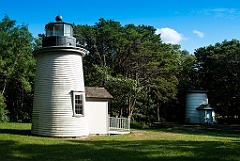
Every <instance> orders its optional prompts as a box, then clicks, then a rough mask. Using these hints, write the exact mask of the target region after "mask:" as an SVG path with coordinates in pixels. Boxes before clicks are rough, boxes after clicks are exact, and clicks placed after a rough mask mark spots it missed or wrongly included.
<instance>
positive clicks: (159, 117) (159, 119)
mask: <svg viewBox="0 0 240 161" xmlns="http://www.w3.org/2000/svg"><path fill="white" fill-rule="evenodd" d="M161 105H162V103H161V101H160V100H159V101H158V106H157V122H160V121H161V115H160V113H161V108H160V107H161Z"/></svg>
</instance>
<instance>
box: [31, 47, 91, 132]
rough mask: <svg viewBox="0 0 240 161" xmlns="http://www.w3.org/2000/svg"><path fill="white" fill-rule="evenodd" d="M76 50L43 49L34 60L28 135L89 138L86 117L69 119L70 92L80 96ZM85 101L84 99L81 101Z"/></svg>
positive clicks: (78, 51)
mask: <svg viewBox="0 0 240 161" xmlns="http://www.w3.org/2000/svg"><path fill="white" fill-rule="evenodd" d="M85 53H86V50H84V49H82V48H78V47H46V48H42V49H40V50H37V51H36V52H35V53H34V54H35V56H36V59H37V66H36V80H35V88H34V102H33V116H32V133H33V134H36V135H44V136H54V137H80V136H86V135H89V130H88V123H87V122H88V121H87V119H86V117H84V116H83V117H73V106H72V92H71V91H72V90H74V91H82V92H83V93H84V91H85V89H84V78H83V66H82V56H83V55H84V54H85ZM83 101H84V102H85V97H84V100H83Z"/></svg>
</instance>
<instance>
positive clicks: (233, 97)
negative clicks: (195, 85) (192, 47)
mask: <svg viewBox="0 0 240 161" xmlns="http://www.w3.org/2000/svg"><path fill="white" fill-rule="evenodd" d="M195 55H196V57H197V62H196V67H197V70H198V73H199V80H200V82H199V86H200V87H202V88H204V89H207V90H209V93H208V97H209V100H210V103H211V104H213V105H214V106H215V107H216V108H217V109H218V113H219V114H221V115H223V116H228V117H229V116H230V117H231V116H235V115H238V116H239V111H240V109H239V107H240V103H239V100H240V62H239V61H240V42H239V41H238V40H234V39H233V40H231V41H227V40H224V41H223V42H222V43H216V44H215V45H214V46H213V45H209V46H207V47H203V48H199V49H198V50H196V52H195Z"/></svg>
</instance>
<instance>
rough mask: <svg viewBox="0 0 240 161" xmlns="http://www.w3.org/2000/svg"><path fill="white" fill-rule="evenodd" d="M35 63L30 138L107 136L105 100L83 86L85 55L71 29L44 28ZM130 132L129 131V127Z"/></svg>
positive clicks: (101, 93)
mask: <svg viewBox="0 0 240 161" xmlns="http://www.w3.org/2000/svg"><path fill="white" fill-rule="evenodd" d="M45 29H46V37H45V38H44V39H43V45H42V48H41V49H38V50H36V51H34V55H35V57H36V60H37V66H36V80H35V88H34V100H33V114H32V134H35V135H42V136H52V137H82V136H88V135H89V134H93V135H96V134H99V135H106V134H109V116H108V100H109V99H111V98H112V96H111V95H110V94H109V93H108V92H107V91H106V90H105V89H104V88H94V87H86V91H85V85H84V77H83V64H82V58H83V56H84V55H85V54H86V53H87V51H86V50H85V49H84V48H82V47H77V46H76V39H75V38H74V37H73V25H72V24H69V23H65V22H62V18H61V16H57V17H56V22H52V23H49V24H47V25H46V26H45ZM129 129H130V127H129Z"/></svg>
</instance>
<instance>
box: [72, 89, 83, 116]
mask: <svg viewBox="0 0 240 161" xmlns="http://www.w3.org/2000/svg"><path fill="white" fill-rule="evenodd" d="M76 96H80V97H81V98H82V99H81V100H82V102H81V103H82V109H81V110H82V112H81V113H76V105H77V104H76V103H77V102H76ZM84 99H85V93H84V92H82V91H72V105H73V116H74V117H83V116H84V107H85V105H84V102H85V101H84Z"/></svg>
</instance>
